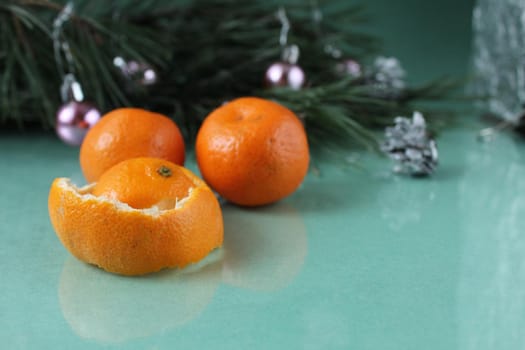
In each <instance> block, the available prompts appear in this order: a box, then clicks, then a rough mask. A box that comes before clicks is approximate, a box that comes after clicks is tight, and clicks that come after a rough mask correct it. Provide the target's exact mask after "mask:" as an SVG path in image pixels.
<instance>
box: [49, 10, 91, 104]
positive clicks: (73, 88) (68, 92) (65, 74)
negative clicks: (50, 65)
mask: <svg viewBox="0 0 525 350" xmlns="http://www.w3.org/2000/svg"><path fill="white" fill-rule="evenodd" d="M72 16H73V2H71V1H70V2H68V3H67V4H66V5H65V6H64V7H63V8H62V11H60V13H59V14H58V15H57V17H56V18H55V20H54V21H53V32H52V33H51V37H52V39H53V50H54V54H55V61H56V64H57V69H58V71H59V73H60V75H61V76H62V86H61V87H60V96H61V98H62V101H63V102H66V101H69V100H71V99H73V100H75V101H78V102H81V101H83V100H84V93H83V91H82V87H81V85H80V83H79V82H78V80H77V79H76V77H75V62H74V58H73V54H72V53H71V47H70V46H69V43H68V42H67V40H66V38H65V36H64V30H63V28H64V24H65V23H66V22H67V21H69V20H71V17H72ZM63 58H65V64H64V62H63ZM64 66H65V67H64Z"/></svg>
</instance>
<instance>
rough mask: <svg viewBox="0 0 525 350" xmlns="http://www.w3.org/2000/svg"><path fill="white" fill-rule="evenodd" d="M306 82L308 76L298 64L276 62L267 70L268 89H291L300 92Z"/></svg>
mask: <svg viewBox="0 0 525 350" xmlns="http://www.w3.org/2000/svg"><path fill="white" fill-rule="evenodd" d="M305 82H306V75H305V74H304V71H303V69H302V68H301V67H299V66H298V65H297V64H291V63H287V62H276V63H274V64H272V65H270V67H268V69H267V70H266V75H265V83H266V86H268V87H289V88H291V89H293V90H299V89H300V88H302V87H303V86H304V84H305Z"/></svg>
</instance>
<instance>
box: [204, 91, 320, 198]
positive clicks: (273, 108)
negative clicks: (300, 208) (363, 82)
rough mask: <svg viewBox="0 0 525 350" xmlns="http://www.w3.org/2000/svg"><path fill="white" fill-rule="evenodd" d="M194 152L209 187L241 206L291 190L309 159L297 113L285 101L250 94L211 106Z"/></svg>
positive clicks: (282, 196) (299, 178) (286, 194)
mask: <svg viewBox="0 0 525 350" xmlns="http://www.w3.org/2000/svg"><path fill="white" fill-rule="evenodd" d="M195 152H196V156H197V163H198V166H199V169H200V171H201V174H202V176H203V178H204V180H205V181H206V182H207V183H208V184H209V185H210V187H212V188H213V189H214V190H215V191H217V192H218V193H219V194H220V195H221V196H222V197H224V198H226V199H228V200H229V201H231V202H233V203H236V204H239V205H245V206H257V205H264V204H269V203H272V202H275V201H278V200H280V199H282V198H284V197H286V196H288V195H290V194H291V193H292V192H294V191H295V190H296V189H297V187H298V186H299V185H300V184H301V182H302V181H303V179H304V177H305V175H306V173H307V171H308V162H309V159H310V156H309V150H308V142H307V137H306V132H305V130H304V127H303V125H302V123H301V121H300V120H299V118H297V116H296V115H295V114H294V113H293V112H292V111H290V110H289V109H287V108H286V107H284V106H281V105H279V104H277V103H275V102H272V101H268V100H263V99H260V98H254V97H245V98H239V99H237V100H234V101H231V102H228V103H227V104H225V105H223V106H221V107H219V108H218V109H216V110H215V111H213V112H212V113H211V114H210V115H209V116H208V117H207V118H206V119H205V120H204V123H203V124H202V126H201V128H200V130H199V132H198V134H197V140H196V144H195Z"/></svg>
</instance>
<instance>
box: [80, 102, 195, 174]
mask: <svg viewBox="0 0 525 350" xmlns="http://www.w3.org/2000/svg"><path fill="white" fill-rule="evenodd" d="M184 152H185V149H184V139H183V138H182V134H181V132H180V130H179V128H178V127H177V125H176V124H175V123H174V122H173V121H172V120H171V119H169V118H168V117H166V116H163V115H161V114H158V113H153V112H149V111H146V110H143V109H139V108H119V109H115V110H113V111H111V112H109V113H107V114H106V115H104V117H103V118H102V119H101V120H100V121H99V122H98V123H97V124H95V126H93V128H91V129H90V130H89V132H88V133H87V135H86V138H85V139H84V141H83V142H82V146H81V148H80V166H81V168H82V172H83V173H84V176H85V178H86V180H87V181H88V182H89V183H91V182H94V181H97V180H98V178H99V177H100V176H101V175H102V174H103V173H104V172H105V171H106V170H108V169H109V168H111V167H112V166H113V165H115V164H117V163H119V162H121V161H123V160H126V159H130V158H135V157H155V158H162V159H166V160H169V161H171V162H173V163H175V164H178V165H183V164H184V157H185V154H184Z"/></svg>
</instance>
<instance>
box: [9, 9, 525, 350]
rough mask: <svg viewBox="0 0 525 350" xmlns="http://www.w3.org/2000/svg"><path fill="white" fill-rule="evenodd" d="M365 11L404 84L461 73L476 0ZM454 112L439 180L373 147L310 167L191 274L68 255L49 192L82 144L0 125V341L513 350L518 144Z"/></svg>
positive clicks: (56, 345)
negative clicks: (403, 170)
mask: <svg viewBox="0 0 525 350" xmlns="http://www.w3.org/2000/svg"><path fill="white" fill-rule="evenodd" d="M367 4H368V5H369V6H370V9H371V10H372V11H371V12H372V15H373V16H375V17H376V20H377V22H376V23H377V25H376V26H374V27H372V28H371V30H372V31H374V32H376V33H378V34H380V35H381V36H382V37H384V38H385V43H386V48H387V53H388V54H390V55H394V56H397V57H400V58H401V59H402V61H403V63H404V65H405V67H406V68H407V70H408V71H409V72H410V73H411V75H410V76H409V79H411V80H412V81H422V80H425V79H427V78H430V77H436V76H440V75H442V74H452V75H455V76H460V75H462V74H465V73H466V69H467V62H468V55H469V45H470V44H469V43H470V37H469V31H468V30H469V19H470V18H469V17H470V11H471V8H470V6H471V5H472V1H462V2H461V4H459V2H457V1H452V0H449V1H441V2H428V1H424V2H423V1H417V0H400V1H396V4H395V6H394V5H393V4H392V3H391V2H387V1H384V0H374V1H372V0H370V1H368V2H367ZM444 18H446V23H447V24H446V25H443V23H444V22H443V21H444ZM462 117H463V120H464V121H465V122H464V123H462V125H460V126H458V127H455V128H453V129H452V130H449V131H446V132H445V133H444V134H442V135H441V136H440V138H439V139H438V146H439V151H440V160H441V163H440V166H439V168H438V170H437V172H436V174H435V176H433V177H431V178H428V179H412V178H406V177H400V176H395V175H393V174H391V173H390V171H389V169H390V163H389V162H388V161H387V160H385V159H380V158H377V157H375V156H371V155H360V154H358V156H359V162H360V164H361V165H362V166H363V168H364V170H358V169H355V168H352V167H349V166H347V165H344V164H339V165H337V166H336V165H333V164H332V165H331V164H324V163H322V164H321V165H320V169H321V172H320V174H317V173H315V172H312V173H310V174H309V175H308V177H307V179H306V181H305V183H304V184H303V186H302V187H301V188H300V189H299V190H298V191H297V192H296V193H295V194H294V195H292V196H291V197H289V198H287V199H286V200H284V201H282V202H281V203H279V204H277V205H274V206H270V207H266V208H262V209H258V210H246V209H240V208H237V207H234V206H231V205H227V204H226V205H224V207H223V209H224V218H225V226H226V227H225V228H226V231H225V245H224V248H223V249H222V250H220V251H218V252H216V253H214V254H213V255H212V256H211V257H210V258H208V259H207V261H206V264H204V265H203V266H200V267H198V268H193V269H188V270H184V271H165V272H162V273H159V274H155V275H152V276H148V277H141V278H124V277H119V276H115V275H111V274H108V273H104V272H102V271H100V270H98V269H96V268H94V267H91V266H88V265H85V264H83V263H81V262H79V261H77V260H76V259H74V258H72V257H71V256H70V255H69V253H68V252H67V251H66V250H65V249H64V248H63V247H62V245H61V244H60V242H59V241H58V239H57V238H56V236H55V234H54V233H53V230H52V228H51V225H50V223H49V219H48V215H47V194H48V190H49V186H50V183H51V181H52V179H53V178H54V177H58V176H67V177H71V178H72V179H74V180H75V181H76V182H77V183H82V181H83V180H82V176H81V173H80V169H79V166H78V161H77V150H76V149H74V148H69V147H67V146H64V145H63V144H61V143H60V142H59V141H58V140H57V139H56V138H55V137H54V135H52V134H47V135H46V134H43V133H25V134H24V133H15V134H9V133H5V132H3V133H1V134H0V223H1V226H0V227H1V229H0V283H1V284H0V286H1V292H0V340H1V341H2V347H3V348H4V347H5V348H6V349H98V348H103V349H106V348H107V349H121V348H126V349H173V348H179V349H203V348H219V349H222V348H224V349H378V350H390V349H392V350H411V349H414V350H420V349H429V350H433V349H436V350H437V349H447V350H454V349H457V350H465V349H468V350H470V349H472V350H474V349H475V350H485V349H486V350H489V349H491V350H492V349H505V350H506V349H509V350H515V349H522V348H525V332H524V329H525V237H524V236H523V232H524V227H525V215H524V213H525V199H524V198H525V182H524V181H523V174H524V172H525V144H524V141H523V139H519V138H517V137H515V136H514V135H510V134H500V135H498V136H497V137H496V138H495V139H494V140H493V141H492V142H487V143H480V142H478V141H477V140H476V133H477V131H478V130H479V129H480V128H481V127H482V125H480V124H477V123H476V122H473V121H472V120H473V118H472V117H473V115H465V116H462ZM348 155H349V156H350V157H351V158H354V156H355V155H354V154H350V153H349V154H348ZM343 156H346V155H343ZM189 158H190V160H189V163H188V165H189V167H190V168H192V169H193V170H196V167H195V163H194V161H193V159H192V157H191V156H190V157H189Z"/></svg>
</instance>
